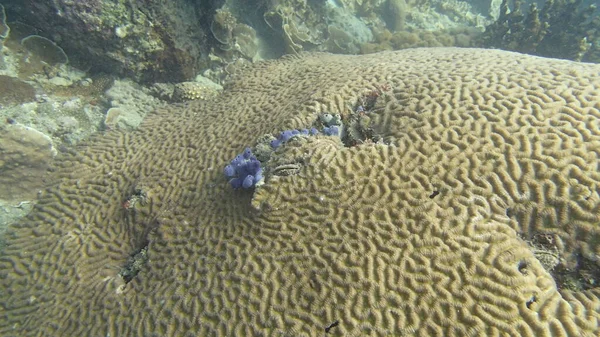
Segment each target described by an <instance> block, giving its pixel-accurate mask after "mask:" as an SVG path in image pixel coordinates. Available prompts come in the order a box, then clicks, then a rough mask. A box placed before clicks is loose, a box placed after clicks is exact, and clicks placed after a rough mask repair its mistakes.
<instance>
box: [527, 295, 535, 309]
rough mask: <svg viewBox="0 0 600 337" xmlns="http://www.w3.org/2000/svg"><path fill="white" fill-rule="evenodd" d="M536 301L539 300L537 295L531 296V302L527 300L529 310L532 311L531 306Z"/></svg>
mask: <svg viewBox="0 0 600 337" xmlns="http://www.w3.org/2000/svg"><path fill="white" fill-rule="evenodd" d="M536 300H537V298H536V297H535V295H533V296H531V298H530V299H529V300H527V302H525V305H526V306H527V309H531V305H532V304H533V303H535V301H536Z"/></svg>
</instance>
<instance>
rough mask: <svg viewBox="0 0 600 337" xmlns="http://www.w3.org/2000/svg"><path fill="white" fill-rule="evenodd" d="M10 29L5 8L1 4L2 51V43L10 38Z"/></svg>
mask: <svg viewBox="0 0 600 337" xmlns="http://www.w3.org/2000/svg"><path fill="white" fill-rule="evenodd" d="M9 33H10V27H9V26H8V25H7V24H6V13H5V12H4V6H2V5H1V4H0V50H1V49H2V47H1V46H2V41H3V40H4V39H6V38H7V37H8V34H9Z"/></svg>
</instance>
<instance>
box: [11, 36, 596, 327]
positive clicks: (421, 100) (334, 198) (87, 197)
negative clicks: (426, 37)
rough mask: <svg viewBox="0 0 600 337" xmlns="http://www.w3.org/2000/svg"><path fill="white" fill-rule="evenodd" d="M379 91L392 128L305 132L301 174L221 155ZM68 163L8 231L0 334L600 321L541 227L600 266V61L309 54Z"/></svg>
mask: <svg viewBox="0 0 600 337" xmlns="http://www.w3.org/2000/svg"><path fill="white" fill-rule="evenodd" d="M383 84H385V85H386V86H389V88H390V89H389V91H388V92H387V93H385V94H384V95H382V96H381V97H379V99H378V100H377V102H376V104H375V106H374V107H373V109H372V110H371V111H369V112H368V114H369V117H370V127H371V128H372V130H373V132H374V133H375V134H377V135H379V136H380V137H381V138H382V139H383V140H384V141H383V143H378V144H373V143H369V142H365V143H364V144H358V145H356V146H352V147H346V146H344V144H343V143H342V142H341V141H340V140H339V138H336V137H327V136H322V135H316V136H313V137H304V138H301V137H296V138H293V139H291V140H290V141H289V142H287V143H286V144H284V145H282V146H280V147H278V148H277V149H276V150H275V152H274V153H273V156H272V158H271V160H270V163H272V164H270V165H278V166H279V167H291V166H293V167H295V170H294V171H293V172H292V174H288V175H271V176H268V175H266V176H265V183H264V185H262V186H259V187H257V188H256V189H255V190H234V189H232V188H230V186H229V184H228V181H227V179H226V177H224V175H223V167H225V166H226V165H227V164H228V163H229V161H230V160H231V158H233V157H235V155H236V154H238V153H240V152H241V151H242V150H243V149H244V148H245V147H247V146H253V145H254V144H256V142H257V140H258V138H259V137H261V136H262V135H264V134H266V133H272V134H277V133H278V132H280V131H281V130H290V129H303V128H310V127H311V125H312V124H313V122H315V121H316V120H317V119H318V116H319V115H320V114H322V113H324V112H330V113H332V114H341V115H342V116H344V115H345V114H347V113H348V110H349V109H350V108H351V107H352V106H353V104H355V103H356V102H357V100H358V99H359V98H360V97H361V96H362V95H364V93H365V91H369V90H375V89H376V88H378V87H380V86H381V85H383ZM62 156H63V158H61V160H59V161H58V164H57V165H58V166H59V167H57V168H56V170H55V172H54V173H53V174H54V180H53V183H52V185H51V186H50V187H49V188H48V189H46V190H45V191H44V192H43V193H42V196H41V197H40V200H39V202H38V204H37V205H36V207H35V210H34V211H33V212H32V214H31V215H30V216H29V217H28V219H27V220H26V221H23V222H22V223H20V224H18V225H16V226H14V227H13V228H11V229H10V232H9V233H8V234H7V241H8V242H7V247H6V249H5V251H4V252H3V255H2V256H1V258H0V273H1V279H0V282H1V283H0V294H2V296H1V299H0V301H1V302H0V305H1V306H0V310H1V311H0V314H1V319H0V335H2V336H20V337H22V336H146V337H147V336H325V335H326V334H327V335H331V336H424V337H425V336H531V337H533V336H537V337H544V336H546V337H550V336H598V335H599V334H600V329H599V328H598V326H599V319H600V288H597V287H589V288H586V289H581V290H570V289H559V287H558V286H557V283H556V282H555V280H554V279H553V277H552V274H551V273H550V272H549V271H547V269H545V268H544V266H543V265H542V263H541V262H540V260H539V259H538V256H537V255H536V254H534V251H533V250H532V249H531V247H530V246H529V245H528V244H527V242H526V240H527V239H528V238H530V237H531V236H533V235H538V234H547V235H553V236H554V237H556V240H557V241H559V242H560V245H559V246H560V247H561V254H562V258H564V259H568V258H569V256H571V255H573V254H577V255H578V256H581V257H582V258H585V259H587V260H588V261H598V260H599V256H600V225H599V220H600V219H599V205H600V196H599V194H598V193H599V189H598V184H599V183H600V174H599V173H598V167H599V165H600V66H599V65H589V64H581V63H574V62H570V61H559V60H551V59H544V58H539V57H532V56H525V55H521V54H517V53H511V52H503V51H494V50H478V49H453V48H447V49H444V48H440V49H411V50H404V51H398V52H385V53H379V54H372V55H363V56H340V55H330V54H302V55H299V56H293V57H286V58H283V59H282V60H278V61H268V62H262V63H258V64H256V65H254V66H253V67H251V68H249V69H247V70H245V71H244V72H243V73H242V74H241V75H240V76H239V77H238V78H236V79H235V80H233V81H232V82H231V83H230V84H229V85H228V86H227V87H226V88H225V90H224V91H223V93H222V94H221V95H220V96H218V97H216V98H213V99H211V100H206V101H194V102H191V103H189V104H188V105H177V106H172V107H169V108H165V109H163V110H161V111H158V112H156V113H154V114H152V115H151V116H149V117H148V119H147V120H146V121H145V123H144V125H143V127H142V128H141V129H139V130H137V131H135V132H132V133H124V132H116V131H115V132H110V133H107V134H106V135H103V136H102V137H98V138H97V139H95V140H94V141H93V142H92V143H91V144H90V145H89V146H87V147H82V148H81V149H80V151H78V152H74V153H71V154H64V155H62ZM275 171H276V170H275V169H274V170H272V172H275ZM140 191H143V193H142V192H140ZM132 195H135V196H136V198H135V200H138V202H137V203H136V204H135V205H132V203H131V202H128V203H127V206H128V207H124V206H123V202H124V201H126V200H129V201H131V200H133V199H132ZM141 249H145V254H147V261H146V262H145V263H143V266H141V267H140V270H139V272H138V273H137V274H136V275H135V276H134V277H132V278H131V280H125V279H124V278H123V277H122V276H121V273H120V270H122V268H124V266H125V265H126V264H127V261H128V260H129V259H131V257H132V256H134V255H135V254H136V253H137V252H139V251H140V250H141ZM596 263H597V262H596ZM127 281H128V282H127Z"/></svg>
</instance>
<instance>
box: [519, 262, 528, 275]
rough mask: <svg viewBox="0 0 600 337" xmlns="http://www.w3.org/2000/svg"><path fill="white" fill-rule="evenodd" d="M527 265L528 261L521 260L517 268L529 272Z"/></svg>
mask: <svg viewBox="0 0 600 337" xmlns="http://www.w3.org/2000/svg"><path fill="white" fill-rule="evenodd" d="M527 266H528V263H527V262H526V261H520V262H519V264H518V265H517V268H518V269H519V273H521V274H527Z"/></svg>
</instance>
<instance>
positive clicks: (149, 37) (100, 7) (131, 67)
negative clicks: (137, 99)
mask: <svg viewBox="0 0 600 337" xmlns="http://www.w3.org/2000/svg"><path fill="white" fill-rule="evenodd" d="M4 5H5V7H6V9H7V10H9V11H10V12H11V13H12V14H13V16H14V17H12V18H11V19H12V20H14V21H20V22H22V23H25V24H28V25H30V26H33V27H35V28H37V29H38V30H39V31H40V33H39V34H42V32H43V34H47V35H44V37H47V38H52V40H53V41H55V42H56V43H57V44H59V45H60V46H61V47H62V48H63V49H64V50H65V51H66V52H67V54H68V55H69V56H70V59H71V62H72V63H74V64H76V65H78V66H80V67H81V68H83V69H87V68H90V69H91V70H92V71H94V72H102V71H103V72H108V73H111V74H118V75H126V76H129V77H131V78H134V79H136V80H139V81H146V82H156V81H163V82H166V81H184V80H188V79H190V78H193V77H194V76H195V75H196V71H197V70H198V69H199V68H201V64H202V60H201V59H202V55H203V53H204V54H206V53H207V52H208V50H207V47H208V45H209V44H208V43H207V38H206V34H205V29H204V28H203V26H202V23H203V22H209V18H210V15H211V13H209V12H203V11H200V10H197V9H196V8H195V6H194V5H193V4H191V3H189V2H188V1H184V0H178V1H170V2H168V3H165V2H163V1H155V0H151V1H142V0H132V1H117V2H112V1H108V2H107V1H76V2H73V1H70V0H57V1H53V2H47V1H38V0H7V1H5V2H4ZM31 13H35V15H31Z"/></svg>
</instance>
